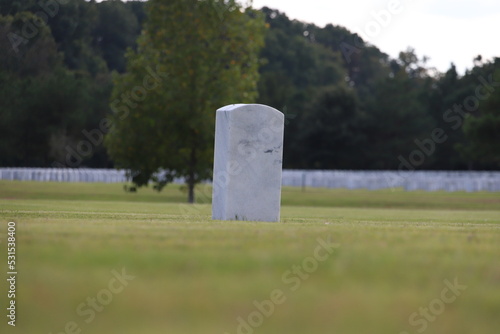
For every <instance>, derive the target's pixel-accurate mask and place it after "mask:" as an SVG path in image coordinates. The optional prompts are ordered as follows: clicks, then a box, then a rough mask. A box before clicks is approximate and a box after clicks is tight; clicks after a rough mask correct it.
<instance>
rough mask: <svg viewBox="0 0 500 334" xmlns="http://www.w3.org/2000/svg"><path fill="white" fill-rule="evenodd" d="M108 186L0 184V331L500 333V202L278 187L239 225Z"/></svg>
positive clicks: (466, 196) (174, 190)
mask: <svg viewBox="0 0 500 334" xmlns="http://www.w3.org/2000/svg"><path fill="white" fill-rule="evenodd" d="M122 186H123V185H121V184H111V185H109V184H108V185H106V184H61V183H32V182H6V181H0V249H1V251H0V262H1V263H2V265H1V266H0V268H1V270H2V271H3V272H4V273H3V274H2V277H7V271H8V268H7V252H6V249H7V245H6V243H7V222H9V221H15V222H16V223H17V232H16V238H17V240H16V243H17V271H18V276H17V286H16V290H17V291H16V311H17V321H16V325H17V326H16V328H12V327H11V326H8V325H7V321H8V318H7V317H6V315H7V310H6V308H7V306H8V304H7V303H8V299H7V292H8V285H7V282H6V280H5V279H2V280H1V281H0V301H1V310H2V311H0V316H1V317H0V319H3V320H2V321H1V323H0V333H23V334H24V333H26V334H32V333H33V334H37V333H42V334H49V333H52V334H60V333H89V334H105V333H119V334H157V333H158V334H160V333H162V334H164V333H168V334H177V333H182V334H198V333H204V334H209V333H220V334H225V333H229V334H234V333H245V334H250V333H262V334H267V333H269V334H271V333H272V334H281V333H289V334H295V333H297V334H299V333H300V334H306V333H307V334H309V333H311V334H323V333H339V334H364V333H367V334H368V333H370V334H392V333H394V334H401V333H408V334H413V333H428V334H432V333H435V334H443V333H453V334H462V333H463V334H466V333H467V334H469V333H481V334H490V333H491V334H498V333H500V316H499V315H500V193H444V192H433V193H425V192H404V191H402V190H395V191H390V190H384V191H362V190H357V191H348V190H326V189H307V191H306V192H302V191H301V189H293V188H285V189H284V190H283V207H282V221H281V223H250V222H214V221H211V219H210V211H211V207H210V205H209V204H208V203H205V204H197V205H194V206H189V205H186V204H182V202H184V201H185V198H186V194H185V193H182V192H181V191H179V186H169V187H167V188H166V189H165V191H164V192H162V193H159V194H158V193H155V192H153V191H152V190H150V189H141V190H139V192H138V193H134V194H132V193H125V192H124V191H123V188H122ZM199 198H200V201H201V202H204V201H203V196H202V195H200V196H199ZM332 244H335V247H334V248H333V247H329V246H328V245H332ZM325 245H326V246H325ZM122 271H124V273H122ZM119 273H122V275H120V274H119ZM123 274H125V275H123ZM117 276H122V277H121V280H119V279H117V278H116V277H117ZM132 276H133V277H134V278H132ZM453 285H455V287H454V288H453ZM450 286H451V288H450ZM271 300H272V301H271Z"/></svg>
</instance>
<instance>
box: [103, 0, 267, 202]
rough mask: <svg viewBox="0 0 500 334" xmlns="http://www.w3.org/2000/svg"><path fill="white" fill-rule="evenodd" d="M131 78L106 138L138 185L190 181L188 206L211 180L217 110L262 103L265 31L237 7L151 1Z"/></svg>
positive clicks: (255, 16)
mask: <svg viewBox="0 0 500 334" xmlns="http://www.w3.org/2000/svg"><path fill="white" fill-rule="evenodd" d="M147 13H148V19H147V21H146V23H145V26H144V31H143V33H142V35H141V37H140V38H139V41H138V49H137V51H133V50H130V51H129V52H128V54H127V73H126V74H124V75H123V76H119V77H116V80H115V87H114V90H113V97H112V102H111V107H112V109H113V110H114V114H113V115H112V116H111V117H112V122H113V125H114V126H113V128H112V130H111V132H110V134H109V135H108V136H107V138H106V144H107V148H108V151H109V154H110V155H111V157H112V158H113V160H114V161H115V162H116V164H117V165H118V166H119V167H122V168H126V169H129V170H131V171H132V173H133V174H132V176H133V181H134V183H135V184H136V185H138V186H142V185H146V184H147V183H148V182H149V181H150V180H153V181H155V187H156V189H158V190H161V188H162V187H163V186H165V185H166V184H167V183H168V182H169V181H171V180H172V179H173V178H174V177H179V176H182V177H185V178H186V182H187V186H188V189H189V195H188V200H189V202H190V203H193V202H194V187H195V185H196V184H197V183H199V182H201V181H202V180H205V179H207V178H210V177H211V167H212V163H213V140H214V137H213V136H214V130H215V125H214V124H215V110H216V109H218V108H220V107H222V106H224V105H227V104H231V103H248V102H252V101H254V100H255V98H256V96H257V91H256V87H257V81H258V65H259V56H258V55H259V52H260V49H261V47H262V46H263V42H264V41H263V40H264V32H265V25H264V20H263V19H262V17H261V15H260V14H259V12H257V11H254V10H252V9H250V8H246V9H244V8H242V7H241V6H240V5H239V4H238V3H237V2H235V1H216V0H203V1H198V0H175V1H172V0H170V1H165V0H152V1H149V2H148V5H147Z"/></svg>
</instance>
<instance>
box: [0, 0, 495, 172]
mask: <svg viewBox="0 0 500 334" xmlns="http://www.w3.org/2000/svg"><path fill="white" fill-rule="evenodd" d="M147 6H148V3H145V2H140V1H128V2H121V1H117V0H115V1H103V2H95V1H84V0H45V1H43V0H42V1H36V0H22V1H21V0H14V1H11V0H0V94H1V98H0V112H1V116H2V122H0V136H1V140H0V166H28V167H29V166H33V167H34V166H37V167H51V166H53V167H82V166H87V167H113V166H115V165H117V163H116V161H115V160H119V159H120V158H116V157H118V156H122V157H125V156H127V155H133V156H135V157H136V159H135V161H137V163H138V164H140V163H139V162H140V161H142V163H143V164H146V162H145V161H148V160H147V159H146V160H145V159H144V156H149V157H151V156H153V157H154V158H153V160H154V159H163V158H161V157H157V156H155V155H157V153H155V152H154V151H153V148H154V147H155V145H156V146H158V145H165V143H156V142H155V141H154V138H156V137H155V136H152V135H156V136H162V133H156V134H153V133H151V132H150V131H149V132H148V131H147V129H148V126H152V125H151V124H153V123H154V122H155V115H154V114H151V113H150V114H147V113H146V112H145V114H140V112H139V111H140V110H142V109H141V108H135V109H134V112H135V113H137V117H136V118H129V119H130V120H133V121H134V122H136V123H140V124H142V126H143V129H145V130H144V132H140V133H135V132H134V131H132V130H129V131H127V130H126V129H125V128H122V129H121V131H122V133H121V136H120V138H121V140H123V141H127V142H128V144H127V145H129V146H128V147H130V149H129V148H128V147H125V146H122V147H121V148H120V149H121V151H119V152H118V151H117V150H115V151H113V152H115V154H110V150H111V148H112V147H113V146H112V145H111V144H108V145H107V146H106V147H105V146H104V141H105V137H106V135H107V134H108V132H109V131H110V130H111V128H112V125H113V124H112V123H113V117H116V112H113V111H112V109H117V110H121V111H122V112H125V110H130V109H132V107H131V106H134V105H135V104H140V103H139V102H142V100H141V99H143V98H144V99H145V100H146V101H147V102H144V103H149V104H150V105H151V106H152V105H153V104H154V103H162V101H163V102H169V103H175V101H174V100H169V97H168V94H163V96H162V97H159V95H161V94H160V93H159V92H165V91H167V90H168V91H170V92H171V91H174V90H175V89H177V88H178V87H182V80H181V79H179V78H184V77H183V76H184V75H185V78H186V80H189V73H187V74H186V73H179V75H176V76H172V74H171V73H170V72H171V71H173V69H166V68H159V67H158V66H157V64H158V63H159V60H158V58H157V56H158V55H157V54H156V53H142V54H141V53H140V52H138V50H140V48H141V43H146V41H147V43H154V45H155V46H156V47H157V49H158V50H160V49H161V48H164V49H169V48H170V47H171V45H169V44H168V41H167V40H165V38H164V37H162V35H161V34H162V33H165V34H168V31H169V29H177V28H178V27H179V22H177V21H175V22H174V21H172V22H171V24H170V25H169V23H168V22H164V21H161V20H160V18H159V17H157V18H154V17H148V10H147ZM178 10H179V11H181V12H182V11H184V13H185V11H187V10H188V9H186V8H184V9H183V8H179V9H178ZM215 13H216V14H217V12H215ZM259 13H260V14H259V15H260V16H261V17H262V20H263V22H264V23H265V25H266V26H267V28H266V29H264V30H262V29H260V28H258V27H253V28H251V29H254V30H255V29H257V30H258V31H259V34H260V33H262V36H263V41H262V48H261V51H260V57H259V59H257V60H254V59H244V54H243V53H237V51H238V49H237V48H236V46H239V45H245V44H238V43H239V42H238V43H237V42H235V43H233V44H232V45H233V46H232V47H234V48H235V49H234V50H233V51H231V52H232V53H231V52H229V53H228V54H231V55H232V54H234V56H233V57H232V58H231V59H229V58H228V59H227V62H228V63H227V64H229V65H227V66H228V71H227V73H232V76H228V77H224V78H220V80H219V81H217V78H210V77H209V75H208V74H207V77H206V78H205V79H204V80H205V81H203V82H206V83H209V82H212V81H215V82H218V83H219V84H224V85H230V86H235V85H241V87H240V88H242V89H243V90H244V89H245V88H244V87H246V89H247V90H248V94H247V95H241V94H239V93H238V92H239V91H238V92H237V91H236V90H235V91H234V92H233V93H231V94H226V95H224V96H222V97H221V98H220V99H213V100H210V99H208V100H210V103H206V104H204V105H203V106H198V107H201V108H210V109H215V108H217V106H219V105H218V104H220V103H231V101H233V100H234V99H238V100H237V101H236V100H234V102H252V101H255V102H257V103H262V104H267V105H270V106H272V107H275V108H277V109H278V110H281V111H282V112H284V113H285V115H286V129H285V152H284V155H285V156H284V167H285V168H305V169H398V168H399V169H406V170H411V169H447V170H457V169H498V167H499V166H500V150H499V148H500V145H498V143H500V58H495V59H493V60H484V59H482V57H481V56H478V57H476V58H475V59H471V67H470V69H468V70H467V71H466V73H464V74H459V73H457V70H456V68H455V66H454V65H453V64H450V68H449V69H448V70H447V71H446V72H445V73H441V72H439V71H436V70H435V69H433V68H431V67H429V66H428V65H427V64H426V62H427V59H426V58H422V59H421V58H419V57H418V56H417V54H416V51H415V50H413V49H408V50H403V51H402V52H401V53H400V54H399V57H398V58H396V59H393V58H391V57H389V56H388V55H387V54H385V53H384V52H383V51H381V50H379V49H378V48H377V47H376V46H373V45H370V44H369V43H367V42H366V41H363V40H362V39H361V38H360V37H359V36H358V35H356V34H353V33H352V32H350V31H349V30H347V29H346V28H344V27H341V26H335V25H332V24H330V25H327V26H325V27H318V26H316V25H314V24H309V23H304V22H300V21H296V20H290V19H289V18H288V17H287V16H286V14H285V13H282V12H279V11H277V10H273V9H270V8H262V9H261V10H260V11H259ZM220 14H221V13H218V14H217V15H220ZM242 15H243V14H242ZM244 15H256V14H255V13H244ZM149 16H152V15H149ZM154 20H157V22H156V23H154ZM231 20H232V21H231V22H229V21H228V22H229V23H231V24H233V26H234V25H241V29H244V27H245V25H244V24H247V23H245V22H247V21H245V20H244V19H243V17H240V16H234V17H233V16H231ZM148 22H149V23H148ZM210 22H212V23H213V22H216V21H215V18H214V21H210ZM210 22H209V23H210ZM248 22H250V21H248ZM212 23H210V24H212ZM229 23H228V24H229ZM147 24H150V26H151V25H153V24H156V25H157V26H158V27H159V26H161V27H162V29H158V31H156V30H155V34H152V32H151V29H150V31H149V33H148V30H147V29H148V28H147V27H148V26H147ZM207 24H208V23H207ZM213 24H216V23H213ZM199 25H200V26H199V29H204V30H203V31H209V27H204V26H203V25H202V23H199ZM247 28H248V27H247ZM248 29H250V28H248ZM251 29H250V30H248V31H251ZM261 30H262V32H261ZM221 31H222V30H221ZM221 31H219V32H218V34H222V33H223V32H221ZM224 31H226V30H224ZM227 31H229V30H227ZM252 31H253V30H252ZM188 32H189V31H186V34H187V33H188ZM193 33H196V34H197V35H196V36H198V37H199V36H201V35H202V34H201V35H200V34H199V33H198V32H193ZM240 33H244V31H240ZM248 34H249V33H247V35H248ZM250 35H251V34H250ZM250 35H249V36H250ZM252 36H253V35H252ZM258 36H260V35H258V34H257V35H255V36H253V37H252V38H254V37H255V40H256V41H258V39H259V37H258ZM198 37H197V38H198ZM186 38H188V37H186ZM206 38H207V41H211V39H210V38H211V37H210V36H207V37H206ZM238 38H239V37H237V36H236V37H234V38H233V37H231V36H228V37H227V39H228V40H233V41H237V39H238ZM196 43H198V44H199V43H203V41H201V40H197V42H196ZM256 43H257V42H256ZM193 45H194V42H193ZM225 45H226V44H224V45H222V44H221V45H216V44H213V43H206V45H205V46H206V48H207V50H208V48H210V47H225ZM170 49H171V51H172V52H173V53H172V54H171V55H168V57H167V56H165V57H167V58H165V59H171V60H172V61H181V60H182V61H187V59H188V58H187V57H184V55H182V54H181V53H180V51H178V50H179V49H176V48H175V47H172V48H170ZM242 50H243V49H242ZM134 53H135V54H136V56H134ZM139 54H140V56H139ZM127 55H128V56H127ZM145 55H146V56H145ZM181 56H183V58H182V59H180V57H181ZM203 56H206V57H207V59H206V60H207V62H210V63H214V60H213V59H210V58H209V56H210V53H209V52H208V51H207V53H206V55H205V54H202V53H200V54H199V55H198V57H203ZM155 57H156V58H155ZM176 57H177V58H176ZM190 61H191V62H192V64H193V67H194V68H196V69H197V70H198V71H205V70H207V69H205V68H204V67H203V62H195V60H194V59H191V60H190ZM249 62H251V63H252V64H253V65H252V66H255V70H256V68H257V67H258V74H259V75H258V77H252V73H253V72H252V71H250V70H248V71H247V72H245V68H246V67H245V66H246V65H245V66H240V65H241V64H248V63H249ZM215 63H216V64H219V65H220V66H223V64H222V63H221V62H220V61H219V62H215ZM167 64H168V62H167ZM134 66H135V67H134ZM224 66H225V65H224ZM167 70H168V71H169V73H170V74H168V75H169V77H167V74H165V73H166V72H165V71H167ZM207 73H208V72H207ZM134 76H135V77H136V79H137V77H139V79H140V80H142V81H141V84H140V85H139V87H140V88H141V87H142V90H140V91H134V90H133V89H134V87H135V86H130V84H131V83H132V82H134V84H135V85H137V83H136V81H133V80H132V79H131V78H133V77H134ZM173 77H175V78H176V80H181V81H178V82H174V81H172V78H173ZM235 77H236V78H239V80H237V81H234V80H233V79H234V78H235ZM254 79H255V80H257V81H256V86H255V94H254V91H253V88H252V87H253V86H252V84H253V83H252V80H254ZM131 80H132V81H131ZM186 82H187V81H186ZM117 85H118V86H117ZM156 86H160V88H159V89H156V88H152V87H156ZM117 87H120V89H117ZM148 87H149V88H148ZM193 87H197V89H196V91H197V92H199V94H198V95H193V96H191V97H190V98H189V99H188V102H196V99H197V98H200V95H203V94H205V95H203V96H210V92H204V91H202V90H201V88H200V87H203V86H200V85H194V86H193ZM211 87H212V86H211ZM162 89H164V90H163V91H162ZM213 89H214V90H215V89H218V86H217V85H215V86H213ZM134 94H135V95H134ZM144 94H146V95H144ZM212 95H214V96H215V95H217V94H216V92H212ZM199 101H202V100H199ZM203 101H207V98H205V97H204V98H203ZM144 103H142V104H141V105H143V106H147V104H144ZM221 106H222V105H221ZM178 108H181V109H182V105H179V106H178ZM153 109H154V108H153ZM153 109H152V110H153ZM196 110H197V109H196V108H195V107H193V106H192V107H191V111H192V113H193V114H192V115H191V116H193V117H191V120H192V123H190V124H187V123H186V124H187V125H186V124H185V123H183V122H184V120H185V118H183V117H182V115H177V116H176V117H177V118H172V122H171V123H170V124H168V123H166V124H164V125H163V126H164V128H165V131H166V132H163V135H165V133H173V131H174V128H177V127H181V126H182V127H184V128H183V131H184V133H185V134H186V136H189V135H190V134H196V126H197V125H196V124H197V122H198V123H200V122H213V120H206V119H203V118H202V117H204V116H203V115H205V114H204V113H202V112H201V111H200V112H199V113H198V111H196ZM141 115H142V116H141ZM196 115H199V117H198V116H196ZM212 115H213V116H214V117H215V110H213V113H212ZM200 117H201V118H200ZM174 123H175V124H174ZM169 131H170V132H169ZM150 135H151V136H150ZM148 136H150V137H151V138H149V137H148ZM167 137H168V138H169V141H170V143H171V144H172V146H169V147H170V148H167V147H164V149H165V151H168V152H169V153H170V154H171V156H174V155H175V156H179V157H184V156H186V158H189V154H190V152H191V151H189V149H188V147H187V146H186V147H183V146H182V145H177V146H176V145H175V144H176V143H177V142H178V141H177V140H176V137H175V136H174V135H170V136H167ZM110 138H111V139H112V140H111V139H110V141H113V140H115V141H116V140H117V137H116V136H115V137H113V136H111V137H110ZM192 138H193V139H192V142H193V143H195V146H196V147H200V152H202V153H201V154H208V153H207V152H210V146H211V145H212V144H213V133H212V134H211V133H210V131H208V132H207V133H203V135H202V136H198V134H196V135H192ZM200 138H201V139H200ZM199 140H201V142H200V141H199ZM114 147H115V148H116V147H117V146H116V145H115V146H114ZM189 147H193V146H189ZM174 148H175V149H174ZM112 157H114V158H112ZM139 157H141V158H140V159H139ZM131 159H132V158H131ZM169 163H171V164H173V165H175V166H177V165H178V164H182V159H180V160H179V161H174V160H170V161H169ZM118 165H119V164H118ZM154 166H155V164H152V165H151V168H150V169H151V171H149V172H151V173H152V172H153V171H154ZM143 167H144V169H145V170H147V169H148V166H137V167H136V168H137V169H141V168H143ZM179 168H180V167H179ZM146 174H147V173H146ZM197 175H198V174H197ZM149 176H150V175H149ZM199 176H200V177H202V176H203V177H204V176H205V175H203V173H201V172H200V173H199ZM193 177H194V176H193Z"/></svg>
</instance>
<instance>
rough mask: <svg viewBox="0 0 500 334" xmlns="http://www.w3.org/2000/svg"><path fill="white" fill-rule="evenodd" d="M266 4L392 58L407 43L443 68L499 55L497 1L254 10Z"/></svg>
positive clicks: (269, 0) (358, 1) (316, 0)
mask: <svg viewBox="0 0 500 334" xmlns="http://www.w3.org/2000/svg"><path fill="white" fill-rule="evenodd" d="M398 4H399V6H398ZM264 6H267V7H270V8H273V9H278V10H280V11H281V12H285V13H286V15H287V16H288V17H289V18H291V19H298V20H301V21H305V22H312V23H315V24H316V25H319V26H321V27H323V26H324V25H326V24H328V23H332V24H334V25H341V26H344V27H346V28H347V29H349V30H350V31H352V32H357V33H358V34H360V35H361V36H362V37H363V38H364V39H365V40H367V41H369V42H370V43H371V44H374V45H376V46H377V47H378V48H379V49H381V50H382V51H383V52H385V53H388V54H389V55H390V56H392V57H397V55H398V53H399V52H400V51H403V50H406V49H407V48H408V47H409V46H411V47H413V48H415V50H416V52H417V55H418V56H419V57H420V58H421V57H422V56H424V55H425V56H428V57H430V61H429V62H428V64H429V65H430V66H435V67H436V68H437V69H438V70H440V71H442V72H444V71H446V70H447V69H449V67H450V63H452V62H453V63H454V64H455V65H456V66H457V70H458V71H459V72H460V73H463V72H464V71H465V68H471V67H472V66H473V63H472V59H473V58H474V57H476V56H477V55H478V54H481V55H482V56H483V58H487V59H490V58H492V57H494V56H497V57H500V40H499V38H498V33H499V32H500V0H418V1H417V0H399V1H398V0H350V1H349V0H347V1H336V0H306V1H293V0H254V2H253V7H254V8H261V7H264ZM389 9H390V10H391V11H389ZM391 12H392V13H391ZM377 13H380V14H381V15H376V14H377ZM387 13H389V14H390V15H386V14H387ZM377 16H378V21H377V18H376V17H377Z"/></svg>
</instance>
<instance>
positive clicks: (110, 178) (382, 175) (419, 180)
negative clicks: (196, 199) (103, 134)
mask: <svg viewBox="0 0 500 334" xmlns="http://www.w3.org/2000/svg"><path fill="white" fill-rule="evenodd" d="M0 179H2V180H19V181H42V182H101V183H123V182H127V181H128V179H127V173H126V171H124V170H115V169H84V168H78V169H70V168H67V169H58V168H0ZM183 182H184V180H183V179H182V178H179V179H176V180H175V183H183ZM282 182H283V186H293V187H305V188H344V189H370V190H377V189H388V188H389V189H390V188H393V189H394V188H404V189H405V190H408V191H412V190H425V191H439V190H444V191H450V192H452V191H468V192H475V191H491V192H496V191H500V172H486V171H485V172H477V171H470V172H469V171H449V172H447V171H414V172H402V171H340V170H338V171H305V170H283V176H282Z"/></svg>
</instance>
